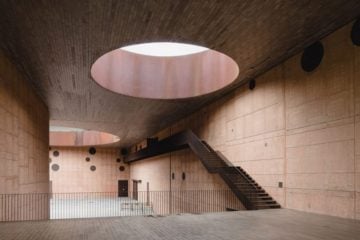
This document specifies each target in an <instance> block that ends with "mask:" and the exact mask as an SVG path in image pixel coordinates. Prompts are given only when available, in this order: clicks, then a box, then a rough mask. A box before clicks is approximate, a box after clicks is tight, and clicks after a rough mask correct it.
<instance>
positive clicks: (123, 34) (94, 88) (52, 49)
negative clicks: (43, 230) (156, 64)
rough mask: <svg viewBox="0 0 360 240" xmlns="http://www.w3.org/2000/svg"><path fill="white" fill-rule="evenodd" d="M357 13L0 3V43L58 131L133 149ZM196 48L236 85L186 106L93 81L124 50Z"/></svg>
mask: <svg viewBox="0 0 360 240" xmlns="http://www.w3.org/2000/svg"><path fill="white" fill-rule="evenodd" d="M359 14H360V1H358V0H343V1H341V0H328V1H325V0H323V1H321V0H311V1H309V0H282V1H280V0H269V1H265V0H243V1H239V0H235V1H230V0H227V1H214V0H208V1H187V0H171V1H161V0H158V1H155V0H154V1H150V0H149V1H142V0H138V1H136V0H127V1H118V0H113V1H110V0H104V1H100V0H99V1H96V0H93V1H91V0H89V1H80V0H79V1H76V0H75V1H74V0H62V1H40V0H38V1H37V0H34V1H20V0H19V1H16V0H14V1H6V0H1V1H0V47H1V48H2V49H3V51H4V52H5V54H6V55H7V56H8V57H9V58H10V59H11V60H12V61H13V62H14V63H15V64H16V65H17V67H18V68H19V70H20V71H22V72H23V74H24V75H25V77H26V78H27V79H28V80H29V81H30V82H31V83H32V84H33V86H34V88H35V89H36V91H37V92H38V94H39V95H40V96H41V97H42V99H43V100H44V101H45V102H46V104H47V105H48V107H49V111H50V118H51V122H52V123H54V124H56V125H63V126H69V127H79V128H85V129H93V130H99V131H106V132H109V133H113V134H116V135H118V136H119V137H120V138H121V139H122V141H121V144H120V145H121V146H129V145H131V144H133V143H135V142H137V141H139V140H141V139H143V138H145V137H147V136H150V135H152V134H154V133H156V132H157V131H158V130H161V129H162V128H164V127H166V126H168V125H169V124H171V123H173V122H174V121H176V120H178V119H180V118H182V117H184V116H186V115H187V114H189V113H191V112H193V111H195V110H197V109H199V108H200V107H201V106H203V105H204V104H206V103H208V102H210V101H213V100H214V99H216V98H218V97H219V96H222V95H224V94H226V93H228V92H229V91H231V90H233V89H234V88H236V87H237V86H239V85H240V84H242V83H244V82H245V81H246V80H248V79H249V78H252V77H256V76H257V75H259V74H261V73H263V72H264V71H266V70H268V69H270V68H271V67H273V66H275V65H276V64H279V63H280V62H282V61H283V60H285V59H286V58H288V57H290V56H292V55H294V54H295V53H297V52H299V51H301V50H302V49H303V48H304V47H305V46H307V45H309V44H311V43H312V42H314V41H316V40H318V39H320V38H322V37H324V36H326V35H327V34H329V33H331V32H332V31H334V30H336V29H337V28H339V27H341V26H343V25H344V24H346V23H348V22H349V21H351V20H353V19H354V18H356V17H357V16H358V15H359ZM149 41H177V42H185V43H194V44H199V45H203V46H206V47H209V48H211V49H214V50H217V51H220V52H223V53H225V54H227V55H229V56H230V57H232V58H233V59H234V60H235V61H236V62H237V63H238V65H239V68H240V74H239V77H238V79H237V80H236V81H235V83H234V84H232V85H231V86H228V87H226V88H225V89H223V90H220V91H217V92H215V93H212V94H208V95H206V96H202V97H197V98H191V99H186V100H148V99H139V98H133V97H128V96H123V95H119V94H115V93H112V92H110V91H107V90H105V89H103V88H101V87H100V86H99V85H97V84H96V83H95V82H94V81H93V80H92V79H91V76H90V68H91V65H92V64H93V63H94V61H95V60H96V59H97V58H98V57H100V56H101V55H103V54H104V53H106V52H108V51H111V50H114V49H116V48H119V47H121V46H124V45H128V44H133V43H139V42H149Z"/></svg>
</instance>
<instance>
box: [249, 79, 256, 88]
mask: <svg viewBox="0 0 360 240" xmlns="http://www.w3.org/2000/svg"><path fill="white" fill-rule="evenodd" d="M255 87H256V81H255V79H251V80H250V81H249V89H250V90H254V88H255Z"/></svg>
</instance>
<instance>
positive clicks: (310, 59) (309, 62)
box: [301, 42, 324, 72]
mask: <svg viewBox="0 0 360 240" xmlns="http://www.w3.org/2000/svg"><path fill="white" fill-rule="evenodd" d="M323 56H324V47H323V45H322V43H321V42H315V43H313V44H312V45H310V46H309V47H307V48H305V50H304V52H303V54H302V56H301V67H302V69H303V70H304V71H305V72H312V71H314V70H315V69H316V68H317V67H318V66H319V65H320V63H321V60H322V59H323Z"/></svg>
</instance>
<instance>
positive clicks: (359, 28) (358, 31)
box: [351, 19, 360, 46]
mask: <svg viewBox="0 0 360 240" xmlns="http://www.w3.org/2000/svg"><path fill="white" fill-rule="evenodd" d="M351 41H352V43H353V44H354V45H356V46H360V19H358V20H356V22H355V23H354V25H353V26H352V29H351Z"/></svg>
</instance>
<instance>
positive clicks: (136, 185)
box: [133, 180, 138, 200]
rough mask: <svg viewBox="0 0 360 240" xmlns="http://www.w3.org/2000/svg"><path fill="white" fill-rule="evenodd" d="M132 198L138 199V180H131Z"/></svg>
mask: <svg viewBox="0 0 360 240" xmlns="http://www.w3.org/2000/svg"><path fill="white" fill-rule="evenodd" d="M133 199H134V200H138V182H137V181H135V180H134V181H133Z"/></svg>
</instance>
